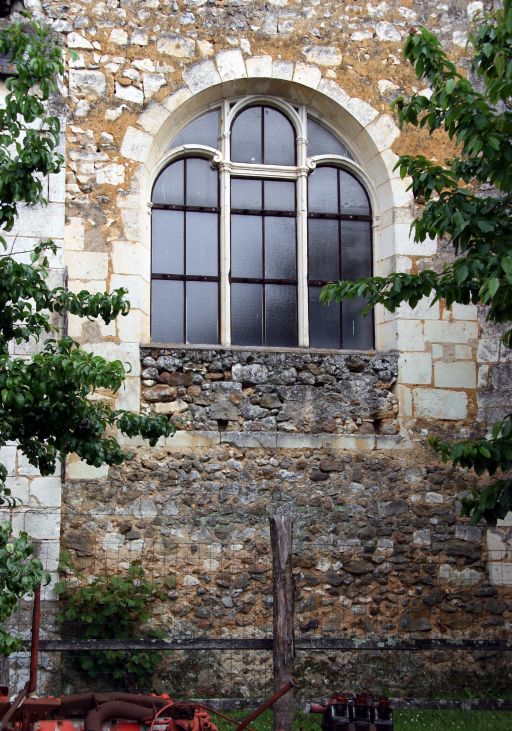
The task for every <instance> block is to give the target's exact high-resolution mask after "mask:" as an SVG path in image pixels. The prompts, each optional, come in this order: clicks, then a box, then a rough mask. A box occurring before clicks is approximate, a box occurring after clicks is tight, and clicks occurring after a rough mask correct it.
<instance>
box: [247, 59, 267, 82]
mask: <svg viewBox="0 0 512 731" xmlns="http://www.w3.org/2000/svg"><path fill="white" fill-rule="evenodd" d="M245 67H246V70H247V76H249V77H252V76H262V77H266V78H272V56H252V57H251V58H248V59H247V60H246V62H245Z"/></svg>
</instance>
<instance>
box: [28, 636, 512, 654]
mask: <svg viewBox="0 0 512 731" xmlns="http://www.w3.org/2000/svg"><path fill="white" fill-rule="evenodd" d="M26 645H27V646H28V643H26ZM40 645H41V651H42V652H60V651H68V650H84V651H85V650H88V651H92V650H271V649H272V638H271V637H266V638H260V639H242V638H232V639H226V638H216V637H194V638H188V639H171V640H160V639H144V640H72V639H67V640H41V643H40ZM295 648H296V650H300V651H306V650H309V651H322V650H347V651H348V650H354V651H357V650H376V651H378V650H383V651H388V650H393V651H398V652H414V651H424V650H438V649H439V650H440V649H445V650H453V651H456V650H478V651H480V652H483V651H487V652H511V651H512V642H511V641H508V640H451V639H445V638H439V639H421V638H410V639H402V640H399V639H393V638H391V639H383V640H379V639H361V640H359V639H357V638H355V639H354V638H341V637H338V638H336V637H335V638H331V637H314V638H313V637H312V638H304V637H301V638H297V639H296V641H295Z"/></svg>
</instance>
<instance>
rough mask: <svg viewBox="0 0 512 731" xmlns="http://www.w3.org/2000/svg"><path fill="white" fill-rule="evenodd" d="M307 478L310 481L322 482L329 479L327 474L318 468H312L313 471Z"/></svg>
mask: <svg viewBox="0 0 512 731" xmlns="http://www.w3.org/2000/svg"><path fill="white" fill-rule="evenodd" d="M309 479H310V480H311V481H312V482H324V481H325V480H328V479H329V475H328V474H327V473H326V472H321V471H320V470H313V472H312V473H311V474H310V476H309Z"/></svg>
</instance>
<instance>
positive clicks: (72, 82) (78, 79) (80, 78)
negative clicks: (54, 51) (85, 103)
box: [69, 69, 107, 98]
mask: <svg viewBox="0 0 512 731" xmlns="http://www.w3.org/2000/svg"><path fill="white" fill-rule="evenodd" d="M69 91H70V93H71V94H74V95H75V96H78V97H83V96H90V97H94V98H99V97H104V96H105V94H106V91H107V81H106V79H105V75H104V74H102V73H101V71H80V70H79V69H70V71H69Z"/></svg>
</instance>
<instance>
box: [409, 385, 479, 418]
mask: <svg viewBox="0 0 512 731" xmlns="http://www.w3.org/2000/svg"><path fill="white" fill-rule="evenodd" d="M467 403H468V397H467V395H466V394H465V393H463V392H461V391H446V390H443V389H440V388H437V389H433V388H432V389H431V388H415V389H413V408H414V415H415V416H425V417H430V418H432V419H443V420H448V421H453V420H456V419H465V418H466V416H467Z"/></svg>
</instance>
